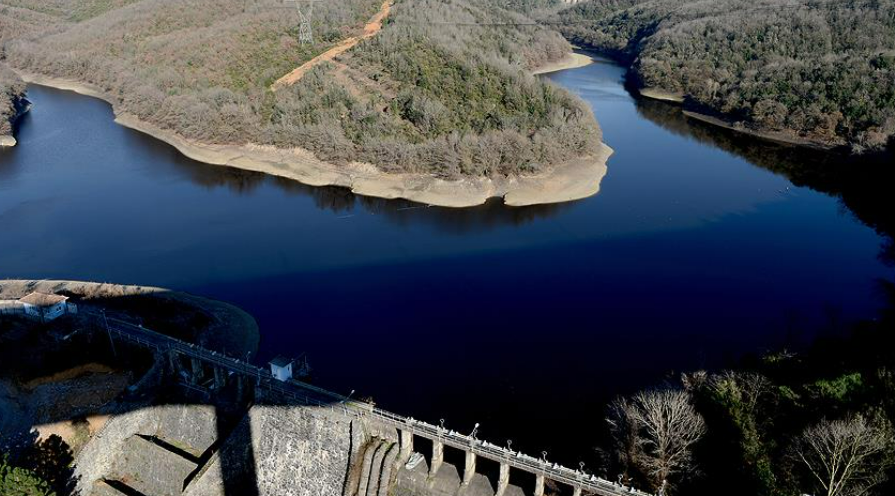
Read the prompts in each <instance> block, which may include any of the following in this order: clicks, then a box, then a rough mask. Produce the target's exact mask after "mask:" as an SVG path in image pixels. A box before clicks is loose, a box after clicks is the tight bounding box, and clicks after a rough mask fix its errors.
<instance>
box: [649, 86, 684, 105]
mask: <svg viewBox="0 0 895 496" xmlns="http://www.w3.org/2000/svg"><path fill="white" fill-rule="evenodd" d="M638 92H639V93H640V96H642V97H644V98H649V99H651V100H660V101H663V102H673V103H684V95H683V93H672V92H670V91H665V90H663V89H662V88H640V89H639V90H638Z"/></svg>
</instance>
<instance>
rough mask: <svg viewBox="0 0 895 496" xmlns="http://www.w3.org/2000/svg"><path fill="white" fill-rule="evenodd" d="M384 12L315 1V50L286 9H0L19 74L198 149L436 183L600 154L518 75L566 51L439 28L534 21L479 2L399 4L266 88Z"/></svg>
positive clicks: (245, 5) (582, 117)
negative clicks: (262, 147)
mask: <svg viewBox="0 0 895 496" xmlns="http://www.w3.org/2000/svg"><path fill="white" fill-rule="evenodd" d="M381 4H382V0H334V1H332V2H316V3H315V5H314V11H313V17H312V18H313V29H314V34H315V39H314V41H315V43H313V44H301V43H299V42H298V15H297V13H296V11H295V9H294V7H292V6H291V5H292V4H288V3H287V4H283V3H280V2H277V1H275V0H130V1H128V0H113V1H109V0H0V23H2V26H3V31H4V33H3V35H2V36H3V38H2V39H0V43H2V44H3V46H2V48H3V50H4V53H5V58H6V62H7V63H8V64H10V65H12V66H14V67H16V68H19V69H22V70H26V71H29V72H33V73H38V74H43V75H49V76H54V77H60V78H67V79H73V80H77V81H80V82H85V83H91V84H94V85H97V86H99V87H100V88H102V89H103V90H105V91H106V92H107V93H108V94H109V95H110V96H111V97H112V98H113V99H114V100H115V105H116V109H117V110H118V111H122V112H127V113H130V114H134V115H136V116H137V117H139V118H140V119H143V120H145V121H148V122H150V123H153V124H156V125H158V126H160V127H163V128H166V129H170V130H174V131H176V132H177V133H179V134H180V135H182V136H184V137H186V138H188V139H192V140H196V141H200V142H204V143H223V144H244V143H256V144H266V145H275V146H278V147H287V148H291V147H302V148H306V149H309V150H311V151H313V152H314V153H315V154H316V155H317V156H318V157H319V158H321V159H324V160H328V161H330V162H333V163H344V162H347V161H351V160H361V161H368V162H371V163H373V164H375V165H377V166H379V167H380V168H382V169H385V170H388V171H402V172H403V171H412V172H423V173H434V174H436V175H439V176H443V177H457V176H460V175H477V176H483V175H484V176H491V175H500V174H516V173H527V172H536V171H540V170H543V169H545V168H548V167H549V166H550V165H552V164H556V163H559V162H561V161H563V160H566V159H569V158H572V157H577V156H582V155H586V154H587V153H589V152H590V151H592V150H594V149H595V147H596V146H597V145H598V144H599V129H598V128H597V126H596V123H595V121H594V118H593V116H592V114H591V113H590V111H589V109H588V108H587V107H586V106H585V105H584V104H583V103H582V102H580V101H579V100H577V99H576V98H574V97H572V96H570V95H569V94H568V93H566V92H565V91H562V90H559V89H557V88H555V87H554V86H551V85H549V84H546V83H543V82H541V81H539V80H538V79H536V78H534V77H532V76H530V75H529V74H527V72H526V71H525V69H527V68H530V67H534V66H536V65H539V64H541V63H544V62H546V61H549V60H555V59H557V58H560V57H562V56H563V55H564V54H565V53H566V52H567V51H568V48H569V45H568V43H567V42H566V41H565V40H564V39H563V38H562V37H561V36H560V35H559V34H558V33H556V32H554V31H551V30H549V29H545V28H541V27H537V26H501V27H494V26H488V27H483V26H469V25H461V26H458V25H451V24H445V23H444V21H451V22H454V23H477V22H495V21H496V22H500V23H518V22H519V21H524V22H528V23H530V22H531V21H530V20H529V19H528V18H526V17H523V16H522V15H519V14H516V13H513V12H510V11H507V10H503V9H500V8H496V7H494V6H492V5H491V4H490V3H489V2H486V1H485V0H451V1H447V2H445V1H434V0H398V1H397V2H395V4H394V5H393V7H392V9H391V13H390V15H389V17H388V18H387V20H386V24H385V26H384V29H383V30H382V31H381V32H380V33H379V34H377V35H376V36H375V37H373V38H370V39H368V40H365V41H364V42H362V43H360V44H359V45H357V46H356V47H354V48H353V49H351V50H350V51H348V52H347V53H345V54H343V55H341V56H339V57H337V58H336V59H335V60H333V61H331V62H328V63H324V64H322V65H318V66H316V67H315V68H314V69H313V70H311V71H310V72H308V73H307V74H305V75H304V77H302V78H301V79H300V80H299V81H298V82H297V83H295V84H294V85H292V86H285V87H282V88H278V89H276V91H274V90H272V89H271V83H273V82H274V81H276V80H277V79H278V78H279V77H281V76H283V75H284V74H286V73H289V72H290V71H291V70H292V69H294V68H296V67H298V66H300V65H302V64H303V63H304V62H307V61H308V60H310V59H312V58H313V57H314V56H316V55H318V54H320V53H322V52H324V51H325V50H327V49H328V48H330V47H332V46H334V45H335V44H336V43H338V42H339V41H340V40H343V39H345V38H346V37H348V36H352V35H355V34H357V33H359V32H360V31H361V29H362V28H363V25H364V23H365V22H366V21H367V20H368V19H369V18H370V17H371V16H372V15H373V14H374V13H375V12H376V11H378V10H379V8H380V7H381ZM7 27H8V28H7ZM10 33H14V34H10Z"/></svg>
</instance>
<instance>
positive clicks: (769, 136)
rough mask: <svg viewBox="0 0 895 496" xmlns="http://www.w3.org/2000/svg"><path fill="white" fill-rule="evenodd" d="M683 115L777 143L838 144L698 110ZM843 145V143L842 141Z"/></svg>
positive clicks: (819, 146)
mask: <svg viewBox="0 0 895 496" xmlns="http://www.w3.org/2000/svg"><path fill="white" fill-rule="evenodd" d="M683 112H684V115H685V116H687V117H688V118H690V119H695V120H697V121H700V122H704V123H706V124H711V125H713V126H718V127H723V128H724V129H730V130H731V131H736V132H738V133H743V134H746V135H749V136H753V137H756V138H761V139H765V140H768V141H774V142H777V143H785V144H787V145H798V146H804V147H808V148H816V149H818V150H832V149H833V148H836V146H839V145H837V144H831V143H826V142H823V141H816V140H812V139H808V138H802V137H799V136H794V135H792V134H789V133H782V132H775V131H759V130H755V129H750V128H748V127H745V126H743V125H742V124H740V123H737V122H729V121H726V120H723V119H720V118H718V117H712V116H710V115H706V114H700V113H699V112H691V111H689V110H684V111H683ZM842 144H843V145H844V143H842Z"/></svg>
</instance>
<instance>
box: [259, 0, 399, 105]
mask: <svg viewBox="0 0 895 496" xmlns="http://www.w3.org/2000/svg"><path fill="white" fill-rule="evenodd" d="M391 7H392V0H385V2H383V3H382V7H381V8H380V9H379V12H377V13H376V15H374V16H373V18H371V19H370V21H369V22H368V23H367V24H366V25H365V26H364V32H363V34H361V35H359V36H352V37H351V38H345V39H344V40H342V41H340V42H339V44H337V45H336V46H334V47H332V48H330V49H329V50H327V51H325V52H323V53H321V54H320V55H318V56H316V57H314V58H313V59H311V60H309V61H307V62H305V63H304V64H302V65H300V66H299V67H297V68H296V69H294V70H293V71H292V72H290V73H289V74H286V75H285V76H283V77H281V78H280V79H277V81H276V82H275V83H273V84H272V85H271V87H270V89H271V90H273V91H276V90H278V89H279V88H282V87H284V86H292V85H293V84H295V82H296V81H298V80H299V79H301V78H302V77H303V76H304V75H305V74H306V73H307V72H308V71H310V70H311V69H313V68H314V67H315V66H317V65H318V64H320V63H322V62H326V61H330V60H333V59H334V58H336V57H338V56H339V55H341V54H343V53H345V52H347V51H348V50H350V49H351V48H352V47H353V46H354V45H357V44H358V43H360V42H361V41H363V40H365V39H367V38H369V37H371V36H373V35H375V34H376V33H378V32H379V31H381V30H382V24H383V22H384V21H385V18H386V17H388V13H389V10H391Z"/></svg>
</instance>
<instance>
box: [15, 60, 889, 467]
mask: <svg viewBox="0 0 895 496" xmlns="http://www.w3.org/2000/svg"><path fill="white" fill-rule="evenodd" d="M548 77H549V78H550V79H551V80H553V81H554V82H555V83H556V84H559V85H562V86H564V87H566V88H568V89H569V90H570V91H572V92H574V93H576V94H578V95H580V96H581V97H582V98H583V99H585V100H586V101H587V102H589V103H590V104H591V105H592V106H593V108H594V112H595V114H596V116H597V118H598V120H599V121H600V124H601V126H602V128H603V130H604V134H605V141H606V142H607V143H608V144H609V145H610V146H611V147H612V148H614V149H615V152H616V153H615V155H613V157H612V158H611V159H610V161H609V173H608V175H607V177H606V178H605V179H604V181H603V184H602V191H601V192H600V194H599V195H597V196H595V197H593V198H590V199H587V200H583V201H579V202H575V203H571V204H565V205H558V206H545V207H532V208H524V209H510V208H505V207H503V206H502V205H500V204H499V202H492V203H489V204H488V205H485V206H483V207H480V208H474V209H468V210H448V209H439V208H426V207H424V206H420V205H415V204H410V203H405V202H399V201H383V200H376V199H369V198H362V197H356V196H354V195H352V194H350V193H349V192H347V191H345V190H341V189H336V188H309V187H305V186H302V185H299V184H296V183H293V182H288V181H284V180H278V179H275V178H270V177H265V176H262V175H258V174H252V173H246V172H241V171H237V170H232V169H226V168H222V167H216V166H209V165H205V164H201V163H197V162H193V161H190V160H188V159H185V158H183V157H181V156H180V155H179V154H178V153H177V152H176V151H175V150H174V149H173V148H171V147H169V146H167V145H165V144H164V143H159V142H157V141H155V140H153V139H151V138H149V137H146V136H143V135H141V134H139V133H136V132H134V131H131V130H128V129H125V128H122V127H120V126H117V125H116V124H114V122H113V121H112V117H113V116H112V112H111V109H110V108H109V106H108V105H106V104H105V103H103V102H101V101H98V100H94V99H91V98H87V97H83V96H79V95H76V94H73V93H69V92H63V91H57V90H53V89H49V88H45V87H39V86H31V87H30V88H29V98H30V99H31V100H32V101H33V102H34V104H35V105H34V108H33V110H32V112H31V113H30V114H29V115H28V116H27V117H26V118H25V119H24V120H23V122H22V124H21V128H20V130H19V134H18V138H19V146H17V147H15V148H14V149H11V150H4V151H0V277H22V278H61V279H86V280H98V281H114V282H120V283H134V284H141V285H158V286H166V287H171V288H175V289H181V290H186V291H191V292H195V293H198V294H203V295H208V296H211V297H216V298H220V299H223V300H226V301H230V302H232V303H235V304H237V305H239V306H242V307H243V308H245V309H246V310H248V311H249V312H251V313H252V314H253V315H255V317H256V318H257V320H258V322H259V324H260V326H261V329H262V344H261V346H262V351H261V354H260V356H258V357H255V359H256V360H258V361H264V360H265V359H269V358H270V357H271V356H272V355H274V354H277V353H286V354H292V355H298V354H299V353H301V352H307V353H308V354H309V356H310V359H311V364H312V366H313V367H314V368H315V373H316V380H317V382H318V383H319V384H320V385H322V386H325V387H328V388H331V389H334V390H337V391H340V392H343V393H347V392H349V391H351V390H356V391H357V393H356V394H358V395H360V396H369V397H372V398H373V399H374V400H375V401H376V402H377V403H378V404H379V405H380V406H382V407H385V408H388V409H393V410H396V411H398V412H401V413H404V414H407V415H412V416H414V417H416V418H420V419H426V420H428V421H431V422H438V420H439V419H445V422H446V425H447V426H448V427H449V428H452V429H455V430H458V431H469V430H471V429H472V426H473V424H474V423H475V422H479V423H481V428H480V429H479V434H480V436H481V437H483V438H486V439H489V440H491V441H492V442H495V443H503V442H504V440H505V439H507V438H508V437H512V438H513V440H514V444H513V446H514V448H519V449H522V450H524V451H528V452H532V453H539V452H541V451H544V450H546V451H548V453H549V454H550V455H549V458H550V459H556V460H559V461H563V462H565V463H567V464H570V465H572V466H577V461H578V460H579V459H581V460H586V461H588V463H593V462H592V460H593V451H592V447H593V444H594V443H595V442H596V441H595V440H596V436H597V432H598V430H599V427H600V425H599V424H600V422H601V418H602V414H603V412H602V411H601V405H602V404H603V402H604V401H606V400H607V399H609V398H611V397H612V396H613V395H616V394H619V393H624V392H629V391H632V390H636V389H638V388H642V387H647V386H650V385H653V384H656V383H658V382H661V381H662V380H664V379H665V378H666V377H671V376H673V375H674V374H675V373H677V372H680V371H688V370H694V369H698V368H702V367H722V366H724V365H725V364H728V363H730V362H731V361H732V360H735V359H737V358H738V357H741V356H743V355H744V354H747V353H761V352H763V351H765V350H769V349H778V348H781V347H795V348H797V347H799V346H802V345H804V344H805V343H807V342H810V340H811V339H813V338H814V337H815V336H817V335H820V334H823V333H831V332H841V330H842V329H844V328H845V327H846V326H847V324H848V322H850V321H853V320H855V319H859V318H869V317H872V316H873V315H874V313H875V312H876V311H877V309H878V308H879V307H880V306H881V305H882V304H883V301H882V300H881V295H880V294H879V290H878V280H879V279H880V278H888V277H890V276H891V275H892V271H891V269H890V268H889V267H888V266H887V265H886V264H885V263H884V259H885V257H884V256H881V254H884V250H885V248H886V246H887V240H886V238H884V237H883V236H881V235H879V234H878V233H877V232H876V231H875V230H874V229H873V228H871V227H868V225H867V224H873V225H874V226H875V227H880V226H881V225H885V224H886V222H885V214H884V213H883V209H884V208H888V207H889V205H887V201H886V200H879V201H878V202H874V201H872V200H873V198H880V197H879V196H878V195H877V196H874V194H871V193H867V194H866V195H865V194H864V193H865V191H864V188H865V185H866V184H873V181H872V180H868V181H867V182H862V181H847V184H845V183H843V184H839V182H837V181H839V180H837V179H833V180H830V181H832V184H831V182H830V181H827V180H826V179H823V178H816V177H815V176H817V175H818V174H815V173H814V172H811V171H812V170H814V169H811V168H812V167H816V164H813V163H812V162H811V159H803V158H801V156H802V155H801V152H796V151H793V150H791V149H788V148H786V147H779V146H772V145H767V144H762V143H758V142H755V141H754V140H746V139H744V138H742V137H737V136H731V135H730V134H728V133H723V132H720V131H715V130H711V129H706V128H704V127H699V126H696V127H694V126H695V125H693V124H690V123H688V122H687V121H686V120H685V119H684V118H683V117H682V116H681V115H680V113H679V112H678V110H677V109H676V108H674V107H673V106H669V105H666V104H662V103H651V102H643V101H638V100H635V99H634V98H632V96H631V95H630V94H629V93H628V91H627V90H626V89H625V87H624V84H623V83H624V81H623V78H624V69H622V68H621V67H618V66H616V65H613V64H611V63H607V62H599V63H596V64H594V65H591V66H587V67H583V68H579V69H574V70H568V71H563V72H560V73H555V74H552V75H550V76H548ZM843 160H844V159H843ZM844 167H845V166H844V165H843V164H836V165H835V167H834V169H835V170H837V171H840V170H842V169H843V168H844ZM861 170H864V169H861ZM848 174H851V173H850V172H849V173H848ZM868 174H869V173H868ZM820 176H824V175H823V174H820ZM848 177H851V176H848ZM790 178H793V180H791V179H790ZM793 181H796V182H797V183H799V184H806V185H805V186H799V185H796V184H794V183H793ZM842 181H844V180H842ZM840 182H841V181H840ZM888 184H891V182H889V183H888ZM809 186H811V187H809ZM840 186H842V187H841V188H840ZM812 187H813V188H815V189H812ZM866 188H870V186H866ZM822 191H825V192H822ZM840 197H841V198H845V201H843V200H842V199H841V198H840ZM849 198H857V199H859V201H856V202H854V203H850V202H849ZM850 208H851V209H852V210H850ZM856 213H857V215H856ZM858 217H860V219H861V220H859V218H858Z"/></svg>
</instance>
